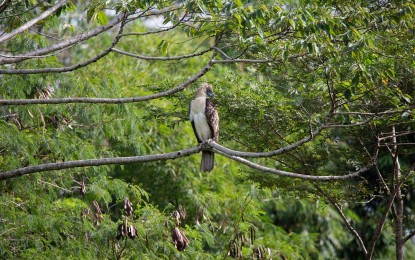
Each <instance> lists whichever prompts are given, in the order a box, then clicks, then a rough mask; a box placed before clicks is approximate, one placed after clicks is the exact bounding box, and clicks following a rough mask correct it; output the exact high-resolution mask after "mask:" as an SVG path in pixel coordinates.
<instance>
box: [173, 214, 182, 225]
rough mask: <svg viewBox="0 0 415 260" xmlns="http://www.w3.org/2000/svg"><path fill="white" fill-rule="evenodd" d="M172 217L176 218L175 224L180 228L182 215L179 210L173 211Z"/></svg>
mask: <svg viewBox="0 0 415 260" xmlns="http://www.w3.org/2000/svg"><path fill="white" fill-rule="evenodd" d="M172 215H173V218H174V223H175V224H176V226H179V225H180V213H179V212H178V211H177V210H175V211H173V214H172Z"/></svg>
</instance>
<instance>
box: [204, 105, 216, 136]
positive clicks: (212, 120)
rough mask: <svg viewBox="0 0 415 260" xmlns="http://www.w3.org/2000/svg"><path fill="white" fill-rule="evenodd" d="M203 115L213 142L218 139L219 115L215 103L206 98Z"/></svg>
mask: <svg viewBox="0 0 415 260" xmlns="http://www.w3.org/2000/svg"><path fill="white" fill-rule="evenodd" d="M205 115H206V119H207V123H208V125H209V127H210V131H211V132H212V139H213V140H214V141H215V142H218V140H219V115H218V111H217V110H216V107H215V105H214V104H213V102H212V101H211V100H210V99H206V107H205Z"/></svg>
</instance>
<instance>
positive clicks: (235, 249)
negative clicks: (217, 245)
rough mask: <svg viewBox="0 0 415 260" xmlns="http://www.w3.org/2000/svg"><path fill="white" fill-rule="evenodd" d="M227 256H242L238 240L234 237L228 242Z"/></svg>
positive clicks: (239, 257)
mask: <svg viewBox="0 0 415 260" xmlns="http://www.w3.org/2000/svg"><path fill="white" fill-rule="evenodd" d="M228 256H230V257H232V258H238V259H241V258H242V251H241V250H240V249H239V246H238V240H236V239H234V240H232V241H231V242H229V244H228Z"/></svg>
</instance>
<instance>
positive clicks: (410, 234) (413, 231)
mask: <svg viewBox="0 0 415 260" xmlns="http://www.w3.org/2000/svg"><path fill="white" fill-rule="evenodd" d="M413 236H415V230H412V232H411V233H409V234H408V235H407V236H406V237H405V238H404V239H403V241H404V243H406V242H407V241H408V240H409V239H411V237H413Z"/></svg>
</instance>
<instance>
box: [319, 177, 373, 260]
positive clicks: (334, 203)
mask: <svg viewBox="0 0 415 260" xmlns="http://www.w3.org/2000/svg"><path fill="white" fill-rule="evenodd" d="M313 186H314V187H315V188H316V189H317V190H318V191H319V192H320V193H321V194H322V195H323V196H324V197H325V198H326V199H327V200H328V201H329V202H330V203H331V204H332V205H333V206H334V208H335V209H336V211H337V213H338V214H339V215H340V217H341V218H342V219H343V222H344V224H346V226H347V228H348V229H349V231H350V232H351V233H352V235H353V236H354V237H355V238H356V239H357V242H358V243H359V245H360V247H361V248H362V250H363V253H364V254H365V255H366V254H367V249H366V246H365V243H364V242H363V239H362V237H361V236H360V235H359V233H358V232H357V231H356V229H354V227H353V226H352V224H350V222H349V220H348V219H347V218H346V216H345V215H344V213H343V210H342V209H341V207H340V206H339V204H338V203H336V202H335V201H334V200H333V199H332V198H331V197H330V196H329V195H328V194H327V193H326V192H324V191H323V189H321V188H320V187H319V186H318V185H317V184H316V183H313Z"/></svg>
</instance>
